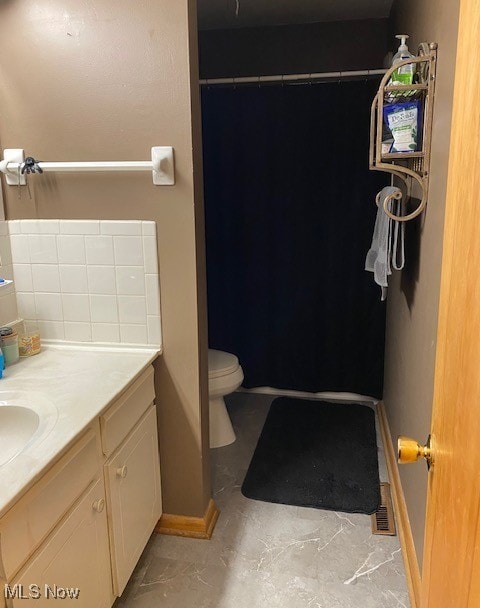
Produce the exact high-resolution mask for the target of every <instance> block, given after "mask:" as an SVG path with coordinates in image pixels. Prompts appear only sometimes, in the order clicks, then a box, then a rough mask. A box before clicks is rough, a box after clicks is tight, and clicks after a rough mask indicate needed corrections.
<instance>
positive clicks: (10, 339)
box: [0, 327, 20, 365]
mask: <svg viewBox="0 0 480 608" xmlns="http://www.w3.org/2000/svg"><path fill="white" fill-rule="evenodd" d="M0 346H1V348H2V353H3V356H4V358H5V365H11V364H12V363H16V362H17V361H18V359H19V358H20V353H19V350H18V334H17V332H16V331H15V330H14V329H12V328H11V327H0Z"/></svg>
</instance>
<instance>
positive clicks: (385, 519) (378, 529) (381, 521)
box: [371, 483, 396, 536]
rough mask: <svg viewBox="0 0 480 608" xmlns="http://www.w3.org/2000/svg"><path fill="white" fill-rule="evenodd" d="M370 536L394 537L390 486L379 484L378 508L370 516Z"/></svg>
mask: <svg viewBox="0 0 480 608" xmlns="http://www.w3.org/2000/svg"><path fill="white" fill-rule="evenodd" d="M371 517H372V534H384V535H386V536H395V534H396V531H395V518H394V516H393V505H392V495H391V493H390V484H389V483H381V484H380V506H379V507H378V511H377V512H376V513H374V514H373V515H372V516H371Z"/></svg>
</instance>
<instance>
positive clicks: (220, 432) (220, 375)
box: [208, 348, 243, 448]
mask: <svg viewBox="0 0 480 608" xmlns="http://www.w3.org/2000/svg"><path fill="white" fill-rule="evenodd" d="M242 382H243V370H242V368H241V366H240V363H239V361H238V358H237V357H236V356H235V355H232V354H231V353H225V352H223V351H221V350H213V349H212V348H209V349H208V394H209V399H210V447H211V448H221V447H222V446H224V445H229V444H230V443H233V442H234V441H235V432H234V430H233V427H232V423H231V421H230V416H229V415H228V412H227V408H226V405H225V400H224V399H223V398H224V397H225V395H229V394H230V393H233V391H235V390H236V389H237V388H238V387H239V386H240V385H241V384H242Z"/></svg>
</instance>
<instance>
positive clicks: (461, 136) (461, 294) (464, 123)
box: [421, 0, 480, 608]
mask: <svg viewBox="0 0 480 608" xmlns="http://www.w3.org/2000/svg"><path fill="white" fill-rule="evenodd" d="M429 204H431V205H434V204H435V201H433V200H432V201H430V202H429ZM432 435H433V438H434V456H435V464H434V466H433V468H432V469H431V470H430V473H429V488H428V501H427V521H426V536H425V550H424V568H423V575H422V602H421V608H479V607H480V510H479V508H480V3H479V2H478V0H461V1H460V22H459V36H458V55H457V64H456V75H455V86H454V106H453V119H452V137H451V145H450V161H449V172H448V187H447V206H446V224H445V235H444V253H443V265H442V283H441V292H440V313H439V325H438V341H437V361H436V370H435V391H434V408H433V419H432Z"/></svg>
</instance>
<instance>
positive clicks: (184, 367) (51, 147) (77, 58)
mask: <svg viewBox="0 0 480 608" xmlns="http://www.w3.org/2000/svg"><path fill="white" fill-rule="evenodd" d="M195 19H196V12H195V4H194V0H191V1H190V0H162V2H157V1H156V0H143V1H142V2H138V1H135V0H129V1H127V0H123V1H118V0H101V1H100V0H93V1H92V0H89V1H86V0H61V1H60V0H42V1H39V0H15V1H8V0H0V39H1V40H2V48H3V49H4V52H3V53H2V57H1V59H0V83H1V84H0V143H1V146H2V148H11V147H15V148H16V147H19V148H25V150H26V151H27V152H28V153H29V154H31V155H33V156H35V157H36V158H39V159H42V160H102V159H104V160H145V159H148V158H149V156H150V147H151V146H153V145H169V146H173V147H174V148H175V162H176V179H177V183H176V185H175V186H173V187H158V186H157V187H155V186H153V185H152V180H151V176H150V174H148V173H142V174H132V173H129V174H115V175H114V174H99V175H94V174H80V175H78V174H77V175H73V174H70V175H68V174H57V175H53V174H48V175H47V174H45V175H43V176H36V177H35V178H34V179H30V182H31V190H32V199H31V200H29V199H28V195H27V193H26V192H25V189H24V191H23V193H22V199H21V200H18V198H17V191H16V189H14V188H11V187H7V188H5V193H6V204H7V216H8V218H9V219H16V218H74V219H83V218H88V219H94V218H99V219H148V220H156V222H157V230H158V251H159V262H160V283H161V298H162V303H161V305H162V318H163V337H164V356H163V357H162V359H161V360H160V362H159V363H158V365H157V369H156V372H157V373H156V389H157V401H158V404H159V426H160V440H161V461H162V462H161V463H162V477H163V479H162V486H163V493H164V510H165V511H166V512H167V513H175V514H186V515H196V516H199V515H203V513H204V511H205V507H206V504H207V502H208V499H209V496H210V480H209V470H208V462H209V457H208V456H209V452H208V429H207V425H206V419H205V412H206V410H205V406H206V407H208V401H207V392H206V391H207V375H206V354H207V351H206V349H207V341H206V312H205V309H206V306H205V293H204V290H205V280H204V273H205V269H204V253H203V248H204V243H203V201H202V188H201V163H200V162H196V163H195V171H194V163H193V155H192V148H193V150H194V155H195V157H196V158H198V155H199V154H200V129H199V124H200V120H199V111H200V110H199V103H198V91H197V89H198V87H196V86H195V84H194V85H193V86H192V87H191V75H193V78H194V80H195V79H196V74H197V71H198V68H197V49H196V40H195V34H191V33H189V22H190V32H195V30H196V23H195ZM189 37H191V38H192V39H191V40H190V39H189ZM7 51H8V52H7Z"/></svg>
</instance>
